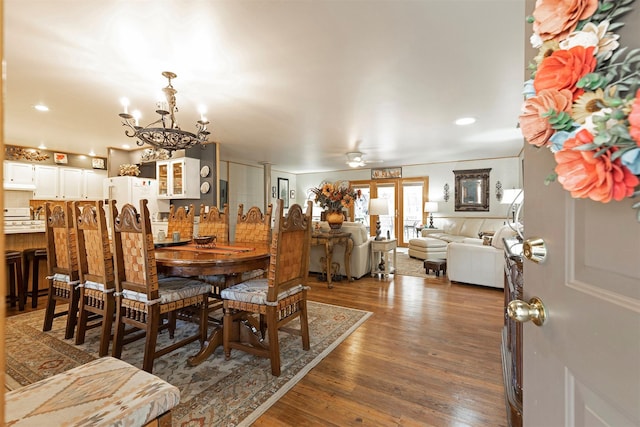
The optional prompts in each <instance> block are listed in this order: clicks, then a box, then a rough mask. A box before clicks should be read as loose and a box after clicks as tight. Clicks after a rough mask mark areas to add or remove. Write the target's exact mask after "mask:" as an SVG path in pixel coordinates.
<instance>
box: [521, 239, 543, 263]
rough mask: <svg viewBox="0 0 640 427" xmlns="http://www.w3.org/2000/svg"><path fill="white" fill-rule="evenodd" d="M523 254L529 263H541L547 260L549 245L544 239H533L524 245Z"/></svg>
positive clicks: (526, 241)
mask: <svg viewBox="0 0 640 427" xmlns="http://www.w3.org/2000/svg"><path fill="white" fill-rule="evenodd" d="M522 253H523V254H524V256H525V258H527V259H528V260H529V261H533V262H535V263H536V264H537V263H541V262H544V260H545V259H547V245H546V244H545V242H544V240H543V239H541V238H539V237H532V238H530V239H527V240H525V241H524V243H523V244H522Z"/></svg>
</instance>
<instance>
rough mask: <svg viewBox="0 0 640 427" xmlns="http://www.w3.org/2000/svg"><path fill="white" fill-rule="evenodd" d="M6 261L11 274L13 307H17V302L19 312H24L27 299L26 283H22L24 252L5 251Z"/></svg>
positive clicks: (10, 286) (10, 287)
mask: <svg viewBox="0 0 640 427" xmlns="http://www.w3.org/2000/svg"><path fill="white" fill-rule="evenodd" d="M4 259H5V262H6V264H7V271H8V272H9V300H10V302H11V307H15V306H16V300H17V301H18V310H20V311H24V303H25V301H26V299H27V298H26V294H25V287H24V282H23V281H22V252H21V251H5V253H4ZM16 293H17V295H16Z"/></svg>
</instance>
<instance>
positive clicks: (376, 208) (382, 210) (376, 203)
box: [369, 199, 389, 240]
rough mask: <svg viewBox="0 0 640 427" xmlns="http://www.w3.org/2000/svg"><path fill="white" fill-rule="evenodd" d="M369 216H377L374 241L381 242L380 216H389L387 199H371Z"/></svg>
mask: <svg viewBox="0 0 640 427" xmlns="http://www.w3.org/2000/svg"><path fill="white" fill-rule="evenodd" d="M369 215H378V220H377V221H376V238H375V240H382V239H383V237H382V236H381V230H380V215H389V202H388V201H387V199H371V200H370V201H369Z"/></svg>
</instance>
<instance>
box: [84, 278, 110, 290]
mask: <svg viewBox="0 0 640 427" xmlns="http://www.w3.org/2000/svg"><path fill="white" fill-rule="evenodd" d="M80 286H81V287H83V288H87V289H95V290H96V291H102V292H104V284H103V283H98V282H92V281H91V280H87V281H86V282H84V283H82V284H80Z"/></svg>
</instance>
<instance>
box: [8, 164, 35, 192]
mask: <svg viewBox="0 0 640 427" xmlns="http://www.w3.org/2000/svg"><path fill="white" fill-rule="evenodd" d="M33 175H34V169H33V165H32V164H29V163H20V162H10V161H6V160H5V162H4V189H5V190H33V189H35V182H34V176H33Z"/></svg>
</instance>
